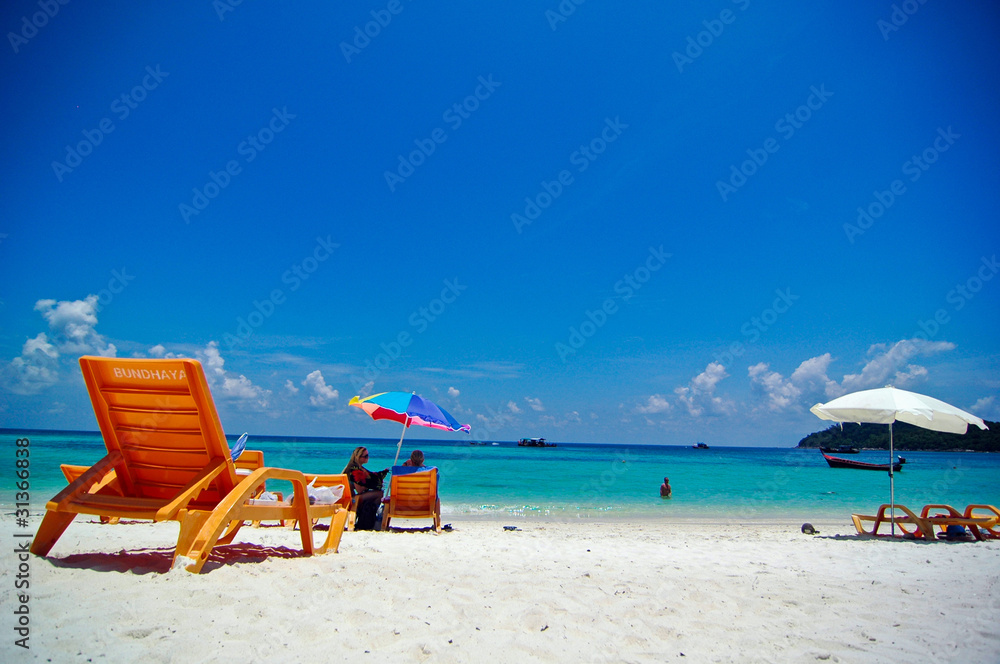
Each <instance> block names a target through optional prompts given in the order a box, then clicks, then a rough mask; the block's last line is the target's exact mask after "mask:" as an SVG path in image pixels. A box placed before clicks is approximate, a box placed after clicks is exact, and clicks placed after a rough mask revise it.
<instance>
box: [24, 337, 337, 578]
mask: <svg viewBox="0 0 1000 664" xmlns="http://www.w3.org/2000/svg"><path fill="white" fill-rule="evenodd" d="M80 368H81V369H82V371H83V377H84V381H85V382H86V384H87V391H88V392H89V394H90V399H91V403H92V405H93V407H94V413H95V415H96V416H97V421H98V424H99V425H100V429H101V434H102V436H103V438H104V443H105V446H106V447H107V450H108V454H107V456H105V457H104V458H103V459H101V460H100V461H98V462H97V463H95V464H94V465H93V466H91V467H90V468H89V469H87V470H86V471H85V472H84V473H83V474H82V475H80V476H79V477H77V478H76V479H75V480H74V481H73V482H71V483H70V485H69V486H67V487H66V488H65V489H63V490H62V491H60V492H59V493H58V494H56V496H55V497H54V498H52V500H50V501H49V502H48V503H47V504H46V506H45V508H46V512H45V517H44V518H43V519H42V523H41V525H40V526H39V528H38V532H37V533H36V534H35V538H34V541H33V542H32V546H31V551H32V553H35V554H36V555H40V556H44V555H46V554H48V552H49V551H50V550H51V549H52V547H53V545H54V544H55V543H56V541H57V540H58V539H59V537H60V536H61V535H62V534H63V532H65V530H66V528H68V527H69V525H70V523H71V522H72V521H73V519H74V518H75V517H76V515H77V514H93V515H97V516H107V517H125V518H134V519H151V520H153V521H167V520H173V521H177V522H178V523H179V524H180V533H179V535H178V538H177V546H176V548H175V550H174V559H173V565H172V566H177V565H178V564H180V565H183V566H184V568H185V569H187V570H188V571H190V572H200V571H201V570H202V567H203V566H204V564H205V562H206V561H207V560H208V556H209V554H210V553H211V551H212V549H213V548H214V547H215V546H216V545H225V544H230V543H231V542H232V541H233V539H234V538H235V536H236V534H237V532H238V531H239V530H240V527H241V526H242V525H243V522H244V521H260V520H262V519H266V520H284V519H297V520H299V522H300V524H301V526H300V531H301V532H300V534H301V540H302V550H303V552H305V553H306V554H307V555H311V554H313V553H324V552H326V551H328V550H333V551H336V550H337V548H338V547H339V544H340V538H341V536H342V535H343V531H344V522H345V520H346V517H347V511H346V510H344V509H343V507H342V506H341V505H339V504H338V505H309V499H308V496H307V492H306V479H305V476H304V475H303V474H302V473H301V472H299V471H296V470H285V469H280V468H266V467H265V468H257V469H256V470H253V471H251V473H250V474H249V475H247V476H246V477H240V476H238V475H237V472H236V466H235V465H234V464H233V461H232V458H231V457H230V454H229V446H228V444H227V442H226V439H225V435H224V434H223V432H222V425H221V423H220V422H219V416H218V413H217V412H216V409H215V403H214V402H213V401H212V396H211V393H210V392H209V389H208V383H207V382H206V380H205V374H204V371H203V370H202V367H201V364H200V363H199V362H198V361H196V360H191V359H119V358H104V357H82V358H80ZM112 474H114V477H115V480H116V481H117V484H118V489H119V491H120V495H113V494H111V493H106V492H104V491H102V490H101V489H98V490H97V491H96V492H92V489H94V487H95V486H103V487H107V486H109V485H110V484H111V479H110V477H111V475H112ZM271 479H273V480H283V481H288V482H291V484H292V488H293V492H294V495H295V500H294V503H293V504H292V505H285V504H283V503H263V504H262V503H261V501H253V500H251V497H252V496H253V495H254V494H255V493H256V492H257V491H258V490H259V487H260V486H261V485H262V484H263V483H264V482H266V481H267V480H271ZM327 517H329V518H330V528H329V531H328V535H327V537H326V540H325V542H324V543H323V544H322V546H319V547H317V546H316V545H315V543H314V542H313V533H312V523H313V520H314V519H320V518H327ZM227 529H228V530H227ZM224 531H225V532H224Z"/></svg>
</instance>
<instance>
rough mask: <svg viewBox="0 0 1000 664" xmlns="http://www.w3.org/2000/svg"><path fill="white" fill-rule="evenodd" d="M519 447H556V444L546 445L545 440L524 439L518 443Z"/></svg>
mask: <svg viewBox="0 0 1000 664" xmlns="http://www.w3.org/2000/svg"><path fill="white" fill-rule="evenodd" d="M517 446H518V447H555V446H556V444H555V443H546V442H545V439H544V438H522V439H521V440H519V441H517Z"/></svg>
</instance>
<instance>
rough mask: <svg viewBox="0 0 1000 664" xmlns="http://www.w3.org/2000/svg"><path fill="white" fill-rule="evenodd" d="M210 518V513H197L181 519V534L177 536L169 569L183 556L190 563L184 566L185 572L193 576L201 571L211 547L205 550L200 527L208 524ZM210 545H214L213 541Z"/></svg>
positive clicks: (186, 515)
mask: <svg viewBox="0 0 1000 664" xmlns="http://www.w3.org/2000/svg"><path fill="white" fill-rule="evenodd" d="M211 516H212V513H211V512H201V511H198V512H187V513H186V514H185V515H184V516H183V517H182V518H181V532H180V534H179V535H178V536H177V547H176V548H175V549H174V558H173V560H172V561H170V567H171V569H173V567H174V565H176V563H177V558H178V557H180V556H184V557H185V558H189V559H191V561H192V562H191V563H189V564H187V565H186V566H185V569H186V570H187V571H189V572H193V573H195V574H197V573H198V572H200V571H201V568H202V566H203V565H204V564H205V561H206V560H208V554H209V553H210V552H211V551H212V547H211V546H209V547H208V548H207V549H206V548H205V543H206V542H205V539H204V537H203V536H202V533H201V531H202V527H203V526H204V525H205V524H206V523H207V522H208V520H209V517H211ZM213 540H214V538H213ZM212 543H213V545H214V541H213V542H212Z"/></svg>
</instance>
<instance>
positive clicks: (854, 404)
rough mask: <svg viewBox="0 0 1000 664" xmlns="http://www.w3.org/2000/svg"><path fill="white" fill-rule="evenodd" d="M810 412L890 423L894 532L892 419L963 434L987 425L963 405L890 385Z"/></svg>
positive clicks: (893, 500)
mask: <svg viewBox="0 0 1000 664" xmlns="http://www.w3.org/2000/svg"><path fill="white" fill-rule="evenodd" d="M809 412H811V413H812V414H813V415H815V416H816V417H818V418H820V419H821V420H832V421H834V422H857V423H859V424H860V423H862V422H865V423H870V424H888V425H889V510H890V515H891V517H890V518H891V519H893V520H892V533H893V534H895V533H896V522H895V512H896V510H895V504H896V490H895V481H894V479H893V475H892V461H893V459H892V457H893V449H892V423H893V422H897V421H898V422H906V423H908V424H912V425H914V426H918V427H921V428H924V429H930V430H931V431H943V432H946V433H963V434H964V433H965V432H966V430H967V429H968V428H969V425H970V424H975V425H976V426H977V427H979V428H980V429H986V428H987V426H986V424H985V423H984V422H983V421H982V420H981V419H979V418H978V417H976V416H975V415H973V414H972V413H967V412H965V411H964V410H962V409H961V408H956V407H955V406H952V405H951V404H949V403H945V402H944V401H941V400H940V399H935V398H934V397H929V396H926V395H924V394H917V393H916V392H909V391H907V390H900V389H897V388H895V387H893V386H891V385H887V386H885V387H880V388H878V389H874V390H862V391H860V392H852V393H851V394H845V395H844V396H842V397H837V398H836V399H834V400H833V401H828V402H826V403H818V404H816V405H815V406H813V407H812V408H810V409H809Z"/></svg>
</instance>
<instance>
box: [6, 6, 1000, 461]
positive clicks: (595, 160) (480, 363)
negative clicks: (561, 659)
mask: <svg viewBox="0 0 1000 664" xmlns="http://www.w3.org/2000/svg"><path fill="white" fill-rule="evenodd" d="M844 4H845V3H836V2H818V3H798V2H780V3H767V4H765V3H762V2H757V1H756V0H739V1H738V2H730V1H728V0H725V1H724V0H718V1H716V2H686V3H658V2H639V3H629V4H628V5H626V6H622V5H615V4H609V3H597V2H586V3H581V4H579V5H577V4H575V3H574V2H571V1H570V0H566V1H564V2H562V3H558V2H556V1H555V0H551V1H550V2H539V3H525V4H523V5H522V4H521V3H500V2H491V3H475V4H468V3H462V4H454V5H452V4H451V3H449V4H446V5H444V6H442V5H440V4H435V3H422V2H411V1H409V0H399V1H398V2H397V1H391V2H390V1H385V2H382V1H377V2H370V3H359V2H350V3H336V4H335V5H329V4H328V3H319V2H312V3H309V2H304V3H294V4H282V5H277V3H242V4H238V5H233V4H232V3H229V2H226V0H220V1H219V2H215V3H213V2H209V1H208V0H205V1H202V2H193V3H171V4H170V5H167V6H156V7H150V6H146V5H141V6H136V5H134V4H132V3H122V2H110V3H100V4H99V5H97V6H91V5H90V4H87V3H75V2H73V3H69V4H65V5H60V4H59V3H58V2H56V1H55V0H53V1H51V2H47V1H46V0H42V1H41V2H38V1H35V2H25V1H16V2H10V3H5V6H4V8H3V9H2V10H0V26H2V28H3V31H4V33H5V34H6V42H7V43H6V44H5V46H4V47H3V49H0V50H3V51H4V53H3V56H2V58H0V74H2V81H3V86H4V99H5V107H6V109H7V112H6V113H5V118H6V120H5V123H4V130H3V132H2V136H3V139H2V140H3V150H2V154H3V177H2V185H0V187H2V188H0V200H2V206H3V207H2V209H3V215H2V221H0V224H2V226H0V235H2V237H0V265H2V267H0V270H2V271H0V276H2V278H0V354H2V355H0V366H2V369H0V387H2V394H3V402H2V406H0V408H2V410H0V419H2V422H3V425H4V426H9V427H38V428H79V429H94V428H96V424H95V422H94V420H93V413H92V410H91V409H90V406H89V404H88V401H87V398H86V393H85V389H84V385H83V381H82V379H81V377H80V373H79V369H78V365H77V358H78V357H79V356H80V355H81V354H88V353H89V354H106V355H111V354H114V355H117V356H120V357H132V356H140V357H150V356H173V355H184V356H190V357H196V358H198V359H200V360H201V361H202V362H203V363H204V364H205V367H206V371H207V373H208V376H209V379H210V382H211V387H212V390H213V394H214V397H215V400H216V402H217V404H218V407H219V411H220V415H221V418H222V423H223V426H224V428H225V429H226V430H227V432H230V433H239V432H242V431H249V432H251V434H253V433H257V434H275V435H283V434H287V435H325V436H376V437H394V436H396V435H397V433H398V429H397V425H394V424H391V423H387V422H372V421H370V420H369V419H368V418H367V416H365V415H364V414H363V413H361V412H360V411H359V410H357V409H353V408H351V409H348V407H347V402H348V400H349V399H350V398H351V396H353V395H355V394H368V393H372V392H378V391H385V390H406V391H416V392H418V393H420V394H422V395H423V396H425V397H428V398H431V399H434V400H436V401H437V402H438V403H440V404H441V405H442V406H444V407H445V408H446V409H448V410H449V411H450V412H451V413H452V414H453V415H454V416H455V417H456V418H457V419H458V420H459V421H461V422H462V423H466V422H467V423H469V424H471V425H472V431H473V436H474V437H477V438H483V439H496V440H513V439H516V438H519V437H522V436H545V437H547V438H549V439H551V440H559V441H573V442H608V443H626V442H628V443H655V444H690V443H692V442H694V441H705V442H708V443H710V444H716V445H767V446H792V445H794V444H796V443H797V442H798V440H799V439H800V438H801V437H802V436H804V435H806V434H808V433H810V432H812V431H817V430H820V429H823V428H825V427H826V423H824V422H822V421H820V420H818V419H816V418H815V417H814V416H813V415H811V414H809V412H808V408H809V407H810V406H811V405H813V404H814V403H816V402H818V401H826V400H828V399H829V398H832V397H835V396H838V395H840V394H842V393H845V392H850V391H853V390H855V389H863V388H868V387H879V386H882V385H885V384H895V385H896V386H897V387H904V388H908V389H913V390H915V391H920V392H925V393H928V394H931V395H933V396H936V397H938V398H940V399H943V400H945V401H949V402H951V403H954V404H955V405H957V406H959V407H962V408H966V409H969V410H971V411H972V412H973V413H975V414H976V415H979V416H980V417H983V418H986V419H993V420H996V419H1000V349H998V346H997V340H998V335H997V330H998V329H1000V306H998V305H1000V279H996V278H995V277H996V276H997V272H998V270H1000V268H998V265H997V262H996V260H997V259H996V255H997V253H998V244H1000V243H998V239H1000V233H998V230H997V229H998V224H997V210H998V209H1000V205H998V204H1000V193H998V192H1000V186H998V185H1000V164H998V162H997V154H1000V150H998V148H1000V136H998V124H997V121H996V118H997V117H1000V108H998V106H1000V104H998V88H997V86H996V73H995V70H996V63H997V61H998V52H1000V41H998V40H997V38H996V35H997V34H998V30H1000V10H998V9H997V6H996V5H995V3H991V2H955V3H945V2H926V3H923V4H921V3H919V2H917V1H916V0H910V2H904V3H895V4H894V3H891V2H875V3H863V4H862V3H857V4H855V3H847V5H848V6H844ZM515 5H516V6H515ZM459 435H461V434H451V435H450V436H448V435H447V434H442V435H436V432H432V431H431V430H421V431H416V430H414V431H411V432H410V434H409V436H412V437H451V436H459Z"/></svg>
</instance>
